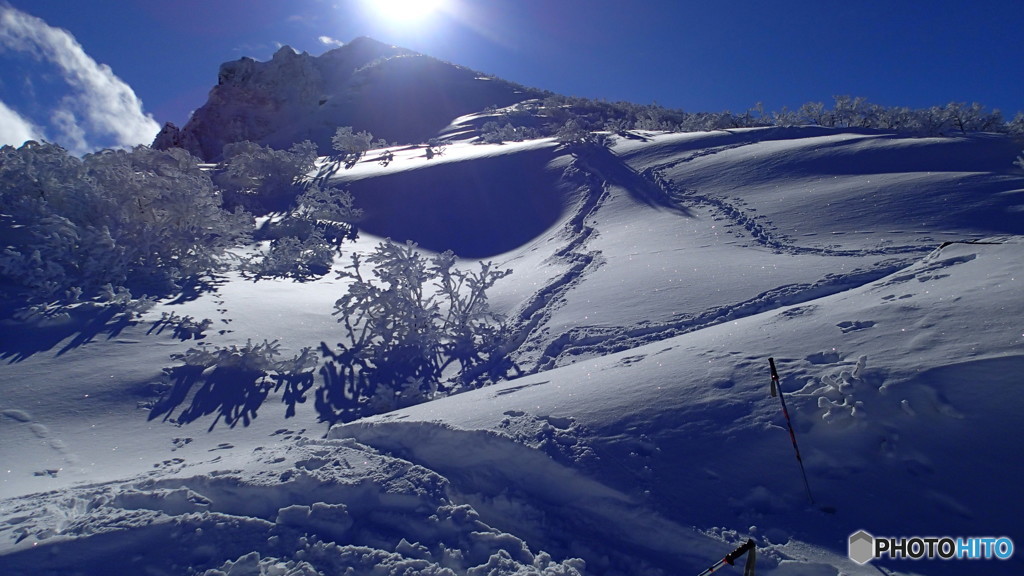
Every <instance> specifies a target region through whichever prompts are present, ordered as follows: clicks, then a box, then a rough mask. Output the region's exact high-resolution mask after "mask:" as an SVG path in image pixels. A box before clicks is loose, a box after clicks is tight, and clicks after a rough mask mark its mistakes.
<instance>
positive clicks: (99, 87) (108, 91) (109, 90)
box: [0, 4, 160, 154]
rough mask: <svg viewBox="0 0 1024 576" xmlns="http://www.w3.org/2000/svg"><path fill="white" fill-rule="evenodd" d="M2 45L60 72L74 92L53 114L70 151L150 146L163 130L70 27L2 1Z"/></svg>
mask: <svg viewBox="0 0 1024 576" xmlns="http://www.w3.org/2000/svg"><path fill="white" fill-rule="evenodd" d="M0 45H2V46H4V47H6V48H8V49H10V50H16V51H19V52H25V53H28V54H31V55H32V56H33V57H35V58H37V59H39V60H45V61H47V62H49V63H51V64H53V65H54V66H56V68H57V69H58V70H59V71H60V73H61V75H62V77H63V80H64V82H66V83H67V85H68V86H69V87H70V88H71V91H70V93H69V94H68V95H67V96H66V97H64V98H63V99H62V100H61V104H60V108H59V109H58V110H55V111H54V112H53V119H54V120H55V121H56V122H55V126H54V130H55V131H56V132H57V134H56V135H55V137H54V140H55V141H57V142H58V143H59V144H61V145H63V146H65V147H66V148H67V149H68V150H70V151H71V152H74V153H77V154H81V153H85V152H89V151H92V150H95V149H97V148H103V147H108V146H113V147H120V146H133V145H136V144H149V143H150V142H152V140H153V137H154V136H156V133H157V132H158V131H159V130H160V125H159V124H158V123H157V122H156V121H155V120H153V117H152V116H151V115H149V114H145V113H143V111H142V101H141V100H139V98H138V96H136V95H135V92H134V91H133V90H132V88H131V86H129V85H128V84H126V83H125V82H124V81H123V80H121V79H120V78H118V77H117V76H116V75H114V72H113V71H112V70H111V69H110V67H109V66H107V65H106V64H99V63H97V62H96V61H95V60H93V59H92V58H91V57H90V56H89V55H88V54H86V53H85V51H84V50H83V49H82V46H81V44H79V43H78V41H77V40H75V38H74V36H72V35H71V34H70V33H69V32H68V31H66V30H62V29H60V28H54V27H52V26H50V25H49V24H47V23H46V22H44V21H43V20H42V19H40V18H37V17H35V16H32V15H30V14H26V13H24V12H21V11H20V10H16V9H14V8H12V7H10V6H6V5H4V4H0Z"/></svg>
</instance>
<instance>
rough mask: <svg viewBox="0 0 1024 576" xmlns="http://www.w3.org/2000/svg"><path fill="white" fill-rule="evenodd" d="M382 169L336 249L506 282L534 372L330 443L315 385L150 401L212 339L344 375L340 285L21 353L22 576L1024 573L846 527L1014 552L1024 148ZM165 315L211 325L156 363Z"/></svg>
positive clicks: (57, 325)
mask: <svg viewBox="0 0 1024 576" xmlns="http://www.w3.org/2000/svg"><path fill="white" fill-rule="evenodd" d="M392 153H393V158H392V159H390V161H388V162H380V161H379V156H378V153H377V152H373V151H371V152H370V153H367V154H366V155H364V157H363V159H362V161H361V162H360V163H358V164H356V165H355V166H354V167H352V168H350V169H347V170H346V169H344V168H343V167H334V168H337V169H330V168H331V167H329V166H327V165H326V164H325V165H324V167H323V169H322V170H321V174H320V175H321V177H324V178H326V179H327V180H329V181H331V182H332V183H334V184H336V185H345V186H348V187H349V188H350V190H352V192H353V194H354V195H355V196H356V198H357V201H358V202H359V203H360V205H362V206H364V207H365V209H366V211H367V221H366V223H365V225H364V229H363V233H362V237H361V239H360V240H359V241H358V242H357V243H355V244H352V245H350V246H349V248H348V250H349V251H352V252H356V251H359V252H367V251H369V250H371V249H372V248H373V246H374V245H375V244H376V243H377V242H378V241H379V238H380V237H381V236H391V237H393V238H394V239H396V240H413V241H417V242H418V243H420V245H421V246H422V247H424V248H425V249H429V250H438V251H439V250H444V249H449V248H451V249H455V250H456V252H458V253H460V255H463V256H468V257H467V258H466V260H465V261H464V264H465V265H466V266H470V265H474V264H475V260H476V259H486V260H493V261H495V263H496V264H498V265H500V266H502V267H507V268H512V269H513V270H514V272H513V274H512V275H510V276H508V277H506V278H504V279H503V280H501V281H500V283H499V284H498V285H496V286H495V287H494V289H493V290H492V293H491V302H492V306H493V307H494V308H496V309H497V310H498V311H499V312H501V313H502V314H504V315H505V316H506V318H507V319H508V322H509V323H510V325H511V326H512V327H513V328H515V330H516V333H517V334H518V335H519V338H518V340H517V341H516V342H515V344H516V347H515V349H514V350H513V351H512V357H513V359H514V360H515V361H516V364H517V366H518V367H519V368H520V370H521V371H522V373H523V375H522V376H521V377H518V378H516V379H513V380H510V381H507V382H504V383H501V384H498V385H495V386H489V387H485V388H481V389H478V390H474V391H470V392H466V393H463V394H459V395H456V396H451V397H448V398H443V399H438V400H435V401H432V402H428V403H425V404H420V405H417V406H412V407H408V408H405V409H402V410H399V411H396V412H391V413H387V414H382V415H378V416H375V417H371V418H366V419H363V420H358V421H355V422H351V423H348V424H343V425H336V426H334V427H332V428H330V429H328V427H327V425H326V424H323V423H321V422H319V421H318V418H317V416H318V414H317V412H316V409H315V407H314V402H312V401H311V400H310V398H311V397H312V396H313V393H314V390H313V389H312V388H305V389H303V388H298V389H296V388H292V387H288V386H284V387H281V386H278V387H272V388H270V389H266V390H262V391H259V390H255V389H237V390H231V389H229V390H227V391H225V390H223V389H221V388H218V387H216V386H209V385H206V386H204V385H200V384H195V386H194V387H193V388H189V387H188V386H184V387H183V386H182V385H181V382H180V381H179V382H175V381H174V380H173V379H169V378H168V375H167V374H165V373H164V372H163V370H162V369H163V368H165V367H171V366H174V364H175V361H174V360H172V359H171V357H170V355H171V354H173V353H180V352H183V351H184V350H186V349H187V348H189V347H191V346H195V345H196V341H195V340H194V339H192V337H194V336H199V337H201V338H202V341H204V342H209V343H211V344H216V345H221V346H227V345H232V344H233V345H243V344H245V343H246V342H247V341H248V340H251V341H252V342H262V341H263V340H268V341H277V343H278V344H279V345H280V346H281V350H282V352H283V353H284V354H285V355H292V354H296V353H297V352H298V351H299V350H300V349H302V348H303V347H307V346H308V347H314V348H317V347H319V346H320V344H321V343H325V344H326V345H327V346H335V345H336V343H337V342H338V341H339V340H340V327H339V326H338V324H337V323H336V321H335V317H333V316H332V315H331V312H332V310H333V303H334V301H335V300H336V299H337V298H338V297H340V296H341V294H343V293H344V290H345V283H344V281H343V280H338V279H336V278H335V275H333V274H330V275H327V276H325V277H323V278H321V279H319V280H316V281H311V282H304V283H299V282H293V281H289V280H263V281H260V282H255V283H254V282H252V281H247V280H244V279H242V278H239V277H236V276H232V275H227V276H225V277H223V278H222V279H220V281H219V283H218V284H217V285H216V286H214V287H212V288H211V290H210V291H207V292H205V293H201V294H197V295H194V296H193V297H191V298H180V299H176V300H173V301H165V302H162V303H160V304H159V305H158V306H157V307H156V308H154V309H153V310H152V311H150V312H148V313H147V315H146V316H145V317H144V318H143V319H142V320H141V321H138V320H134V321H126V320H121V319H118V318H94V317H88V316H85V315H84V313H83V315H81V316H79V315H76V314H74V313H72V314H69V315H67V316H66V317H64V318H62V319H53V318H51V319H47V320H45V321H43V320H38V319H37V320H32V319H28V320H21V321H17V322H15V321H8V322H7V325H5V326H4V327H3V334H2V336H0V356H2V358H3V362H4V363H3V364H2V366H0V379H2V386H0V434H2V437H3V442H2V444H0V566H3V572H4V573H5V574H18V575H20V574H25V575H28V574H62V575H63V574H83V575H92V574H190V573H198V574H209V575H223V574H228V575H231V576H250V575H253V576H255V575H275V576H299V575H303V576H307V575H314V574H471V575H478V574H479V575H483V574H495V575H497V574H550V575H556V574H629V575H633V574H636V575H639V574H644V575H647V574H697V573H699V572H700V571H701V570H703V569H704V568H706V567H708V566H710V565H712V564H713V563H715V562H716V561H718V560H719V559H721V558H722V557H723V556H724V555H725V554H726V553H727V552H728V551H730V550H731V549H733V548H734V547H735V546H736V545H737V544H739V543H741V542H743V541H745V540H746V539H747V538H748V537H752V538H754V539H755V540H756V542H757V546H758V548H757V550H758V556H757V562H758V563H757V570H758V574H771V575H796V576H799V575H804V576H808V575H813V576H818V575H826V574H829V575H839V574H846V575H856V574H865V575H866V574H872V575H877V574H878V573H879V572H881V573H884V574H962V573H969V572H974V571H976V572H977V573H981V572H984V573H986V574H1016V573H1021V572H1024V561H1022V560H1021V559H1022V558H1024V555H1021V554H1020V553H1017V554H1015V556H1014V557H1013V558H1012V559H1011V560H1007V561H1000V560H988V561H973V562H967V561H940V560H920V561H881V562H873V563H871V564H867V565H865V566H859V565H857V564H854V563H853V562H852V561H850V560H849V559H848V558H847V555H846V544H847V538H848V536H849V535H850V534H851V533H853V532H856V531H857V530H861V529H863V530H867V531H868V532H871V533H873V534H876V535H887V536H912V535H919V536H952V537H968V536H1006V537H1009V538H1012V539H1014V541H1015V542H1016V543H1018V544H1021V543H1024V532H1022V531H1021V529H1020V526H1021V523H1020V520H1019V519H1020V517H1021V516H1022V515H1024V501H1022V500H1021V498H1020V497H1019V487H1018V484H1019V477H1020V475H1021V455H1024V438H1022V436H1021V434H1020V425H1019V413H1020V412H1021V409H1022V408H1024V391H1022V388H1021V386H1020V376H1019V374H1021V373H1022V372H1024V327H1022V324H1021V318H1024V221H1022V220H1021V218H1020V216H1021V213H1022V211H1024V175H1022V174H1021V171H1020V170H1019V169H1016V168H1014V166H1013V159H1014V157H1015V155H1016V154H1017V153H1019V145H1017V144H1015V143H1014V142H1013V141H1011V140H1009V139H1008V138H1005V137H1001V136H991V135H976V136H963V137H953V138H901V137H897V136H893V135H888V134H880V133H875V132H872V133H867V132H864V133H861V132H857V131H837V130H828V129H820V128H800V129H798V128H792V129H753V130H735V131H718V132H709V133H697V134H656V133H640V132H635V133H631V134H629V135H628V137H622V136H620V137H617V138H616V141H615V144H614V145H613V146H612V147H611V148H610V149H608V150H570V149H566V148H564V147H560V146H558V145H557V144H556V143H555V142H553V141H551V140H537V141H533V142H526V143H519V144H506V145H470V144H467V143H455V144H451V145H449V146H448V147H447V148H446V149H445V150H443V152H442V153H441V154H440V155H435V156H433V157H432V158H431V157H428V156H427V155H426V154H425V149H424V148H423V147H409V148H402V149H393V150H392ZM342 260H344V259H342ZM342 260H339V262H338V263H337V265H338V266H339V267H340V266H343V265H344V264H345V262H343V261H342ZM170 312H174V313H175V314H177V315H178V316H179V317H186V316H189V317H192V318H194V319H196V320H197V321H198V320H202V319H209V320H210V322H209V323H208V324H207V327H206V328H205V329H201V328H198V327H197V328H196V329H195V331H194V332H193V333H189V332H188V331H187V330H186V331H184V333H182V332H181V331H178V332H176V333H175V334H171V330H170V329H169V328H168V327H167V326H166V325H162V324H161V323H160V319H161V314H163V313H170ZM769 357H774V359H775V361H776V363H777V365H778V367H779V372H780V376H781V388H782V391H783V393H784V394H785V399H786V401H787V406H788V410H789V414H790V417H791V419H792V423H793V427H794V429H795V433H796V438H797V440H798V442H799V447H800V451H801V454H802V458H803V463H804V466H805V467H806V473H807V480H808V487H809V489H810V494H808V491H807V489H806V488H805V486H804V484H803V480H802V478H801V474H800V469H799V467H798V462H797V460H796V458H795V455H794V452H793V446H792V444H791V442H790V439H789V434H788V431H787V429H786V420H785V418H784V417H783V415H782V412H781V406H780V403H779V399H778V398H773V397H771V396H770V395H769V371H768V358H769ZM282 404H284V405H282ZM812 498H813V503H812ZM965 564H966V565H965ZM724 570H725V572H724V573H734V574H738V573H739V572H740V569H739V568H738V567H736V568H733V567H726V568H725V569H724Z"/></svg>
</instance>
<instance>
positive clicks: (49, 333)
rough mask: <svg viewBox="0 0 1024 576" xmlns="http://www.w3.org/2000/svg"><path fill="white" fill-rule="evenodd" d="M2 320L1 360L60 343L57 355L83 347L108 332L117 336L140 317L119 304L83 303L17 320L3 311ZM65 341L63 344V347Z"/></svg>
mask: <svg viewBox="0 0 1024 576" xmlns="http://www.w3.org/2000/svg"><path fill="white" fill-rule="evenodd" d="M2 317H3V318H4V319H3V320H0V360H5V361H6V362H7V363H8V364H15V363H18V362H21V361H23V360H25V359H27V358H29V357H31V356H32V355H34V354H38V353H40V352H46V351H48V350H53V349H54V348H57V347H58V346H60V349H59V350H57V353H56V354H55V356H61V355H63V354H64V353H66V352H68V351H70V350H73V349H75V348H78V347H79V346H83V345H85V344H88V343H90V342H92V341H93V340H95V339H96V338H97V337H100V336H101V335H105V336H106V339H107V340H112V339H114V338H117V337H118V336H119V335H120V334H121V331H122V330H124V329H125V328H127V327H128V326H132V325H135V324H138V322H139V320H138V319H135V318H133V317H132V316H131V315H130V314H127V313H125V311H124V310H123V309H122V308H121V307H119V306H81V307H78V308H74V309H69V310H66V311H62V312H59V313H56V314H52V315H44V314H34V315H31V316H28V317H26V318H22V319H16V318H14V317H13V314H3V316H2ZM62 344H63V346H61V345H62Z"/></svg>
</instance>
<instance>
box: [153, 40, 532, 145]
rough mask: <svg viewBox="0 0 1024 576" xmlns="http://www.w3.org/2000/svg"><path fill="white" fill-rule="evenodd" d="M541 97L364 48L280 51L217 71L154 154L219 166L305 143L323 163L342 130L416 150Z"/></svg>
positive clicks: (402, 54)
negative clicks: (485, 115) (241, 146)
mask: <svg viewBox="0 0 1024 576" xmlns="http://www.w3.org/2000/svg"><path fill="white" fill-rule="evenodd" d="M543 95H544V93H542V92H540V91H537V90H532V89H527V88H523V87H521V86H518V85H516V84H513V83H510V82H506V81H504V80H500V79H497V78H493V77H486V76H483V75H481V74H480V73H478V72H475V71H473V70H469V69H467V68H463V67H461V66H457V65H454V64H450V63H447V62H442V61H440V60H437V59H435V58H431V57H429V56H425V55H422V54H418V53H416V52H412V51H410V50H406V49H404V48H399V47H396V46H389V45H386V44H382V43H380V42H377V41H376V40H372V39H369V38H357V39H356V40H353V41H352V42H350V43H348V44H346V45H345V46H342V47H340V48H337V49H334V50H331V51H329V52H326V53H324V54H323V55H321V56H310V55H309V54H307V53H301V54H299V53H296V52H295V51H294V50H292V49H291V48H289V47H287V46H285V47H283V48H281V49H280V50H278V52H277V53H276V54H274V56H273V58H271V60H270V61H268V62H257V61H256V60H253V59H252V58H241V59H239V60H236V61H234V62H226V63H224V64H222V65H221V67H220V72H219V73H218V78H217V85H216V86H214V88H213V89H212V90H211V91H210V96H209V99H208V100H207V102H206V104H204V105H203V106H202V107H201V108H199V109H198V110H196V112H195V113H194V114H193V115H192V118H191V119H189V121H188V123H187V124H185V126H184V127H183V128H180V129H179V128H177V127H175V126H174V125H173V124H167V125H165V126H164V128H163V130H161V132H160V134H159V135H157V137H156V140H154V142H153V147H154V148H158V149H165V148H169V147H181V148H185V149H186V150H188V151H189V152H191V153H192V154H194V155H196V156H198V157H200V158H202V159H204V160H207V161H215V160H217V159H218V158H219V157H220V155H221V151H222V150H223V148H224V145H225V144H228V143H231V142H239V141H242V140H251V141H253V142H257V143H259V144H262V145H265V146H272V147H274V148H288V147H289V146H291V145H292V144H293V143H295V142H300V141H302V140H311V141H312V142H313V143H315V144H316V145H317V147H318V148H319V150H320V153H321V154H328V153H330V152H331V150H332V147H331V137H333V136H334V132H335V131H336V130H337V128H338V127H339V126H352V127H353V128H354V129H355V130H356V131H360V130H367V131H369V132H371V133H373V135H374V137H376V138H384V139H385V140H388V141H389V142H390V141H394V142H399V143H418V142H424V141H426V140H428V139H430V138H432V137H433V136H435V135H437V133H438V131H440V130H441V129H443V128H444V127H446V126H447V125H448V124H449V123H450V122H451V120H453V119H454V118H456V117H458V116H461V115H464V114H469V113H472V112H478V111H481V110H483V109H485V108H487V107H488V106H509V105H511V104H514V103H516V102H520V101H523V100H527V99H530V98H536V97H539V96H543Z"/></svg>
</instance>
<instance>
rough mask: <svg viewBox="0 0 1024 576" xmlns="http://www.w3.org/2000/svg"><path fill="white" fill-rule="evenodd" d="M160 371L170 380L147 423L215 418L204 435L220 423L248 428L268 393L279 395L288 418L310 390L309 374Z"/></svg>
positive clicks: (216, 369)
mask: <svg viewBox="0 0 1024 576" xmlns="http://www.w3.org/2000/svg"><path fill="white" fill-rule="evenodd" d="M164 371H165V373H166V374H167V375H168V376H169V378H170V380H171V388H170V390H169V391H168V393H167V394H166V395H165V396H164V397H163V398H161V399H160V400H159V401H158V402H157V403H156V405H155V406H153V408H152V409H151V410H150V413H149V420H154V419H156V418H159V417H161V416H163V421H164V422H168V421H170V422H173V423H175V424H179V425H184V424H190V423H192V422H195V421H196V420H199V419H200V418H203V417H206V416H209V415H216V417H215V418H214V420H213V422H211V423H210V427H209V428H208V429H207V432H213V430H214V428H216V427H217V423H218V422H220V421H221V420H223V421H224V423H225V424H226V425H227V426H228V427H230V428H234V427H235V426H237V425H238V423H239V422H241V423H242V426H248V425H249V424H251V423H252V421H253V420H255V419H256V417H257V416H258V414H257V412H258V411H259V409H260V406H262V405H263V403H264V402H265V401H266V399H267V396H268V395H269V394H270V392H272V391H273V392H275V393H277V392H281V401H282V402H283V403H284V404H285V405H286V406H287V408H286V411H285V418H291V417H292V416H294V415H295V407H296V404H303V403H305V402H306V392H308V391H309V389H310V388H312V387H313V373H312V372H308V373H300V374H275V375H268V374H266V373H265V372H262V371H258V370H243V369H239V368H237V367H221V366H217V367H213V368H206V367H204V366H194V365H187V364H186V365H184V366H175V367H173V368H165V369H164ZM197 385H198V388H197V389H195V390H194V391H193V389H194V388H196V386H197ZM282 389H283V390H282ZM184 404H187V406H186V407H185V409H184V410H182V411H181V412H179V413H178V414H177V416H173V413H174V411H175V409H177V408H178V407H179V406H181V405H184Z"/></svg>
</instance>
